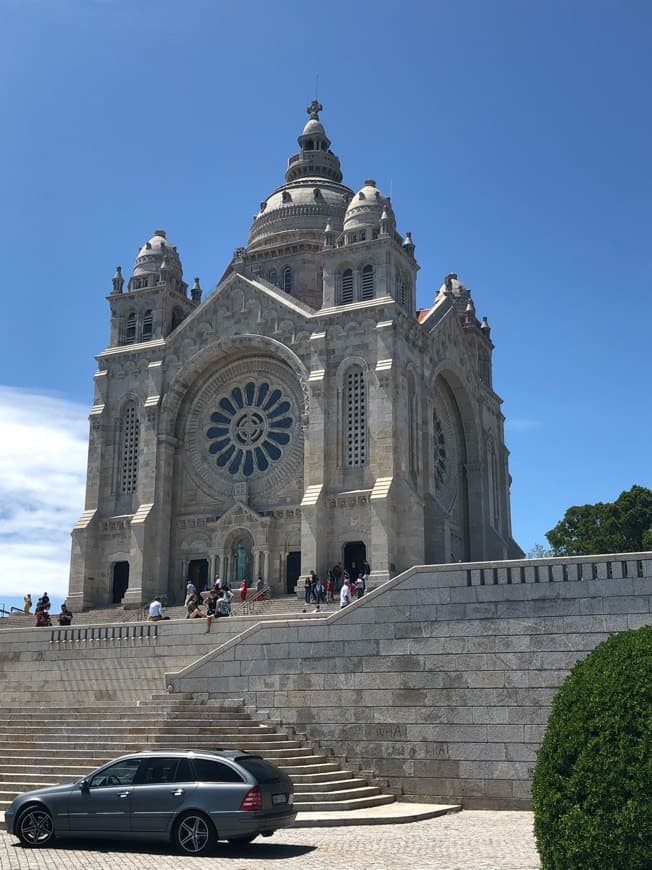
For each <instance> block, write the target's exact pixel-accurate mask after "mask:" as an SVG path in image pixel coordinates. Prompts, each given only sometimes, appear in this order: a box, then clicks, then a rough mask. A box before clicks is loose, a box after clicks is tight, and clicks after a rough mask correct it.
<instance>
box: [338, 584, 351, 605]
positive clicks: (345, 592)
mask: <svg viewBox="0 0 652 870" xmlns="http://www.w3.org/2000/svg"><path fill="white" fill-rule="evenodd" d="M350 603H351V584H350V582H349V580H348V578H347V579H346V580H345V581H344V583H343V584H342V589H341V590H340V607H346V605H347V604H350Z"/></svg>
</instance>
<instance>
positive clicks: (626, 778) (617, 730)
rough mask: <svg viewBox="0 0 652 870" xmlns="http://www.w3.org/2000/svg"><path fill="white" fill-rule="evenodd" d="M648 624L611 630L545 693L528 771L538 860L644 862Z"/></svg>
mask: <svg viewBox="0 0 652 870" xmlns="http://www.w3.org/2000/svg"><path fill="white" fill-rule="evenodd" d="M651 758H652V625H646V626H643V628H639V629H637V630H635V631H626V632H623V633H621V634H615V635H613V636H612V637H610V638H609V640H606V641H605V642H604V643H601V644H600V645H599V646H597V647H596V648H595V649H594V650H593V652H592V653H590V654H589V656H588V657H587V658H586V659H584V660H583V661H580V662H578V663H577V664H576V665H575V666H574V667H573V669H572V671H571V673H570V674H569V676H568V677H567V678H566V680H565V681H564V683H563V685H562V686H561V688H560V689H559V691H558V692H557V694H556V695H555V697H554V699H553V702H552V710H551V712H550V716H549V718H548V724H547V725H546V731H545V734H544V737H543V742H542V744H541V748H540V750H539V752H538V755H537V763H536V767H535V770H534V778H533V781H532V804H533V809H534V834H535V837H536V841H537V848H538V850H539V854H540V855H541V863H542V866H543V868H544V870H597V868H600V870H602V868H610V870H648V868H650V867H652V836H651V835H650V830H651V829H650V819H651V818H652V763H651V761H650V759H651Z"/></svg>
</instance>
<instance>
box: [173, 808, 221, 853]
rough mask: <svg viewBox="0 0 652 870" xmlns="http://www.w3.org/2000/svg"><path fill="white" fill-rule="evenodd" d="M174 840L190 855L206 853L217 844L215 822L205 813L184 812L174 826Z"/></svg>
mask: <svg viewBox="0 0 652 870" xmlns="http://www.w3.org/2000/svg"><path fill="white" fill-rule="evenodd" d="M174 841H175V843H176V845H177V846H178V848H179V849H181V851H182V852H186V853H187V854H188V855H206V854H207V853H208V852H210V851H212V850H213V849H214V848H215V846H216V844H217V834H216V833H215V828H214V827H213V823H212V822H211V821H210V820H209V819H207V818H206V816H205V815H203V813H197V812H187V813H184V814H183V815H182V816H181V817H180V818H179V820H178V821H177V823H176V826H175V828H174Z"/></svg>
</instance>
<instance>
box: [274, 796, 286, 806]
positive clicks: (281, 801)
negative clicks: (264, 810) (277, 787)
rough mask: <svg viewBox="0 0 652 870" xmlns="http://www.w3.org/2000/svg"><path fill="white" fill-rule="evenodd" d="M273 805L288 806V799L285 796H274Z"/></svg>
mask: <svg viewBox="0 0 652 870" xmlns="http://www.w3.org/2000/svg"><path fill="white" fill-rule="evenodd" d="M272 803H273V804H286V803H287V798H286V796H285V795H284V794H273V795H272Z"/></svg>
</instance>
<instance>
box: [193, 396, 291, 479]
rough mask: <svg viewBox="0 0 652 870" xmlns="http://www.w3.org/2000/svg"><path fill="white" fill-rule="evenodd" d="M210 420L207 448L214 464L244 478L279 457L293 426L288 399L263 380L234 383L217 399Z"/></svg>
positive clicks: (288, 441) (262, 470) (289, 437)
mask: <svg viewBox="0 0 652 870" xmlns="http://www.w3.org/2000/svg"><path fill="white" fill-rule="evenodd" d="M210 420H211V423H212V424H213V425H212V426H211V427H210V428H209V429H208V430H207V432H206V435H207V437H208V440H209V442H210V444H209V447H208V452H209V453H210V454H212V455H213V456H214V457H215V462H216V464H217V466H218V468H221V469H223V470H224V471H226V472H227V473H228V474H230V475H232V476H234V477H235V476H239V475H242V476H244V477H245V478H247V477H251V476H252V475H253V474H255V473H256V472H258V473H260V472H264V471H267V470H268V468H270V466H271V465H272V464H273V463H275V462H278V460H279V459H281V458H282V456H283V453H284V448H285V447H286V446H287V445H288V444H289V443H290V440H291V437H292V435H291V433H292V428H293V426H294V417H293V415H292V403H291V401H290V400H289V399H288V398H287V397H286V396H284V395H283V391H282V390H281V389H280V388H279V387H274V386H272V385H270V384H269V383H268V382H267V381H263V382H262V383H255V382H254V381H248V382H247V383H245V384H242V385H238V386H234V387H233V388H232V389H231V390H230V392H229V393H227V394H225V395H222V396H221V397H220V398H219V399H218V400H217V409H216V410H215V411H214V412H213V413H212V414H211V415H210Z"/></svg>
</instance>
